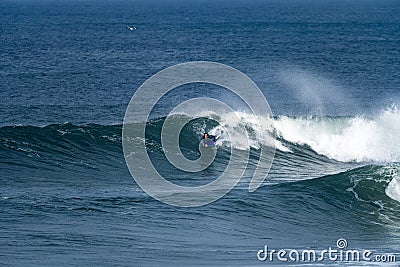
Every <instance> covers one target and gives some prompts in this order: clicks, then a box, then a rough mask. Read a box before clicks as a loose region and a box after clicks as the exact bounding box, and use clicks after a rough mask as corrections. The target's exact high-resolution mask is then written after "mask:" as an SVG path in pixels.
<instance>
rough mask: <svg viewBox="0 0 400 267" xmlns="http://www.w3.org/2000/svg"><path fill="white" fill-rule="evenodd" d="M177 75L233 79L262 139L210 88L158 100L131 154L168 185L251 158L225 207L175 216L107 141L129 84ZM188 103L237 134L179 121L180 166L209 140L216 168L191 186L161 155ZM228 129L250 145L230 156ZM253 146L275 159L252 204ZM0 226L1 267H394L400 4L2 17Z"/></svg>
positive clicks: (117, 140) (115, 137)
mask: <svg viewBox="0 0 400 267" xmlns="http://www.w3.org/2000/svg"><path fill="white" fill-rule="evenodd" d="M128 26H130V27H131V26H135V27H136V30H130V29H128V28H127V27H128ZM189 61H212V62H218V63H223V64H226V65H229V66H231V67H233V68H236V69H238V70H239V71H241V72H243V73H244V74H246V75H247V76H248V77H249V78H250V79H252V80H253V81H254V82H255V84H257V85H258V87H259V88H260V90H261V91H262V93H263V94H264V96H265V98H266V99H267V100H268V103H269V105H270V108H271V111H272V113H273V116H268V114H265V118H263V120H262V121H266V120H268V121H269V122H272V124H271V125H270V124H268V125H262V126H264V127H259V125H256V124H255V123H254V120H252V118H251V116H249V114H248V113H247V111H246V108H243V109H242V105H243V103H242V102H240V101H239V100H238V99H237V96H235V95H233V94H232V93H230V92H228V91H227V90H226V89H224V88H221V87H218V86H214V85H210V84H188V85H185V86H182V87H179V88H176V89H174V90H172V91H171V92H169V93H168V94H167V95H165V96H164V97H162V98H161V99H160V101H159V103H157V105H156V106H155V107H154V109H153V110H152V113H151V116H149V118H148V120H146V121H143V123H146V125H147V126H146V145H147V151H148V153H149V155H150V158H151V161H152V162H153V164H154V165H155V166H156V168H157V170H158V171H159V172H160V173H163V175H165V176H167V177H168V179H169V180H170V181H172V182H173V183H176V184H180V185H185V186H198V185H204V184H207V183H209V182H212V181H213V180H215V179H217V178H218V177H219V175H220V174H221V173H222V172H223V171H224V170H225V167H226V164H227V162H228V161H229V159H230V155H231V153H232V151H236V152H237V153H238V154H239V155H244V153H245V151H249V152H250V156H249V164H248V169H247V170H246V171H245V173H244V177H243V178H242V179H241V180H240V182H239V183H238V185H237V186H236V187H234V188H233V189H232V191H230V192H229V193H228V194H227V195H225V196H224V197H222V198H221V199H219V200H217V201H215V202H213V203H211V204H208V205H204V206H200V207H193V208H184V207H176V206H171V205H168V204H165V203H162V202H160V201H158V200H156V199H154V198H152V197H151V196H149V195H148V194H146V193H145V192H144V191H143V190H142V189H141V188H140V187H139V186H138V185H137V183H136V182H135V180H134V179H133V178H132V176H131V174H130V172H129V170H128V167H127V165H126V161H125V158H124V153H123V148H122V128H123V125H122V124H123V120H124V116H125V111H126V109H127V107H128V103H129V101H130V100H131V97H132V96H133V94H134V93H135V91H136V90H137V89H138V88H139V86H140V85H141V84H143V83H144V82H145V81H146V80H147V79H149V78H150V77H151V76H152V75H154V74H156V73H157V72H159V71H161V70H163V69H165V68H167V67H170V66H173V65H175V64H178V63H184V62H189ZM148 93H149V95H151V93H152V92H151V91H150V92H148ZM201 96H207V97H213V98H216V99H218V100H220V101H223V102H226V103H229V104H231V105H232V106H234V107H235V110H236V111H237V112H236V113H235V114H236V115H238V116H239V118H240V119H239V120H238V119H235V117H234V116H233V115H234V114H233V113H226V114H214V113H212V112H211V110H207V107H201V108H200V107H197V106H194V107H193V109H192V111H191V112H189V113H188V114H185V116H189V117H191V116H193V118H195V117H196V116H197V115H198V114H205V115H204V118H203V119H199V118H197V119H193V120H191V121H190V123H189V124H187V125H186V126H185V127H184V128H183V129H182V131H181V133H180V136H179V140H180V144H181V147H180V149H181V152H182V154H183V155H185V156H186V157H187V158H190V159H195V158H197V157H199V154H200V152H199V150H198V144H199V141H200V140H201V135H202V133H203V132H206V131H207V132H210V133H212V134H215V135H217V136H218V137H219V139H218V141H217V144H218V152H217V156H216V158H215V160H214V162H213V163H212V165H211V166H209V167H208V168H207V169H206V170H204V171H200V172H198V173H190V172H183V171H179V170H176V168H175V167H174V166H173V165H171V164H170V163H169V162H168V160H167V158H166V157H165V155H164V150H163V148H162V144H161V143H162V142H161V139H160V133H161V129H162V127H163V122H164V121H165V120H166V116H167V115H168V114H169V112H170V111H171V110H172V109H173V107H175V106H176V105H178V104H179V103H181V102H183V101H186V100H188V99H191V98H195V97H201ZM145 100H146V99H144V100H143V101H145ZM137 111H138V112H139V113H140V112H141V110H140V107H138V109H137ZM178 119H179V118H178ZM239 126H244V127H245V129H246V130H248V131H249V132H250V133H251V134H250V135H249V139H250V142H249V143H247V142H246V143H243V144H239V145H238V146H233V145H232V143H230V142H229V140H228V139H227V136H226V135H225V133H224V130H227V129H228V130H231V131H235V129H237V128H238V127H239ZM260 133H262V134H263V136H268V137H269V138H272V139H273V140H274V144H275V147H276V154H275V158H274V161H273V163H272V167H271V170H270V172H269V175H268V177H267V178H266V179H265V181H264V182H263V184H262V186H261V187H260V188H258V189H257V190H256V191H254V192H249V190H248V185H249V181H250V180H251V178H252V171H254V169H255V166H256V165H257V161H258V160H259V158H258V157H259V155H260V147H262V145H261V146H260V144H262V143H263V142H264V141H265V140H261V139H260V138H259V136H260V135H259V134H260ZM138 162H139V163H138V164H139V165H140V161H138ZM234 167H235V166H234ZM233 178H235V177H233ZM0 213H1V215H0V266H259V265H261V266H262V265H271V264H276V265H284V264H289V265H303V264H307V263H308V262H299V261H294V262H293V261H292V263H287V262H282V261H279V260H277V259H276V258H275V259H274V260H273V261H268V260H267V261H264V262H263V261H260V260H259V259H258V258H257V253H258V251H259V250H262V249H264V247H265V246H268V248H269V249H275V250H279V249H297V250H304V249H313V250H315V251H322V250H325V249H328V248H329V247H332V248H336V249H337V248H338V247H337V243H336V242H337V240H338V239H341V238H344V239H346V241H347V243H348V248H349V249H357V250H360V251H361V250H371V251H372V253H373V255H394V256H395V257H396V258H395V259H396V261H397V263H393V262H392V263H391V264H389V265H390V266H398V265H397V264H399V263H398V262H400V2H399V1H395V0H393V1H391V0H382V1H379V0H358V1H345V0H338V1H333V0H332V1H317V0H284V1H279V0H265V1H262V0H249V1H245V0H233V1H228V0H216V1H211V0H204V1H203V0H198V1H196V0H191V1H183V0H150V1H134V0H132V1H128V0H126V1H125V0H124V1H120V0H117V1H102V0H82V1H78V0H72V1H68V0H43V1H41V0H18V1H11V0H0ZM371 258H372V257H371ZM373 259H375V258H373ZM318 264H320V265H348V266H360V265H363V266H369V265H373V266H379V265H381V264H383V263H382V262H369V261H361V262H350V263H345V262H343V261H341V262H338V261H332V260H328V259H326V260H324V261H320V262H318ZM374 264H375V265H374Z"/></svg>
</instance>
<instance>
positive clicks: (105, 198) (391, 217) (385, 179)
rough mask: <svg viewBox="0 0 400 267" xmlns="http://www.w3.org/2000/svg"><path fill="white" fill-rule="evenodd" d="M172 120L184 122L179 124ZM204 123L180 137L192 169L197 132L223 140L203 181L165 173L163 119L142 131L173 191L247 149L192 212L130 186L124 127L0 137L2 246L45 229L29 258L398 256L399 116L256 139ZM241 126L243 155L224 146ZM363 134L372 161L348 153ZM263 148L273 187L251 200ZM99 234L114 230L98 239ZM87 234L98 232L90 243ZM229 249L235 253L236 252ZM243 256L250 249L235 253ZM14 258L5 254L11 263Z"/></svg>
mask: <svg viewBox="0 0 400 267" xmlns="http://www.w3.org/2000/svg"><path fill="white" fill-rule="evenodd" d="M179 116H183V115H177V119H179ZM185 116H186V115H185ZM212 116H218V119H219V121H220V123H217V122H216V121H213V120H210V119H194V120H192V121H190V123H188V124H187V125H186V126H185V127H184V128H183V129H182V132H181V134H180V145H181V151H182V153H183V154H184V155H185V156H186V157H188V158H190V159H196V158H197V157H199V151H198V143H199V141H200V138H201V134H202V133H203V132H205V131H208V132H210V133H214V134H216V135H218V136H219V139H218V146H219V148H218V152H217V156H216V158H215V161H214V163H213V164H212V165H211V166H210V167H208V168H207V169H206V170H205V171H202V172H200V173H186V172H182V171H178V170H177V169H175V168H174V167H173V166H172V165H171V164H169V163H168V162H167V160H166V158H165V156H164V154H163V150H162V146H161V140H160V133H161V128H162V125H163V122H164V121H165V118H159V119H155V120H152V121H150V122H148V123H147V130H146V142H147V149H148V153H149V156H150V158H151V160H152V162H153V163H154V165H155V167H156V168H157V169H158V170H159V171H160V172H161V173H162V174H163V175H164V176H165V177H166V178H167V179H169V180H170V181H172V182H174V183H176V184H179V185H186V186H198V185H202V184H206V183H208V182H211V181H213V180H215V179H216V177H218V176H219V175H220V174H221V173H222V172H223V171H224V169H225V166H226V164H227V162H228V161H229V157H230V153H231V152H230V151H231V149H237V150H238V151H239V153H240V152H241V150H246V149H250V160H249V164H248V170H246V172H245V174H244V177H243V178H242V180H241V181H240V182H239V183H238V185H237V186H236V187H235V188H234V189H233V190H232V191H231V192H230V193H229V194H227V195H226V196H224V197H223V198H222V199H220V200H218V201H216V202H213V203H211V204H209V205H206V206H204V207H200V208H195V209H190V210H188V209H180V208H175V207H170V206H167V205H164V204H162V203H160V202H158V201H156V200H154V199H152V198H151V197H150V196H148V195H146V194H145V193H144V192H143V191H142V190H141V189H140V188H139V187H138V186H137V185H136V184H135V183H134V182H133V180H132V178H131V176H130V174H129V172H128V170H127V167H126V165H125V160H124V158H123V153H122V145H121V142H122V140H121V132H122V125H108V126H107V125H95V124H90V125H72V124H53V125H48V126H44V127H36V126H6V127H1V128H0V159H1V161H0V166H1V168H0V183H1V184H2V187H1V188H0V208H1V210H2V214H3V216H4V217H3V218H5V219H4V220H5V221H4V225H7V227H8V229H9V230H8V234H7V235H10V236H11V237H10V240H17V241H16V242H19V241H18V240H19V239H18V238H19V234H18V233H19V232H20V229H21V227H22V228H23V227H29V229H36V228H37V225H42V224H43V221H44V220H45V221H46V222H47V224H48V225H50V226H48V228H47V230H46V231H48V232H49V233H51V234H46V233H47V232H46V231H42V230H37V231H36V230H35V231H33V232H32V234H31V235H29V236H27V237H26V238H24V239H23V242H32V244H38V245H37V246H36V245H32V246H33V247H35V248H37V249H39V250H43V251H44V252H43V253H46V251H48V250H50V251H53V250H54V249H57V248H58V247H59V246H60V245H61V246H62V247H63V248H64V247H65V244H66V243H68V242H73V243H74V245H76V246H80V244H82V248H84V247H86V246H90V247H94V248H96V250H98V251H99V250H100V251H102V250H103V249H104V251H108V249H109V247H110V246H111V247H123V246H126V242H129V243H132V244H135V246H134V248H133V249H132V251H133V253H136V254H139V253H143V249H139V248H146V250H147V249H150V248H151V249H156V250H160V251H161V250H165V245H164V241H165V240H167V241H165V242H170V243H171V244H174V245H171V246H172V247H169V248H168V253H169V254H171V253H172V254H174V253H180V252H179V251H181V250H182V249H187V248H186V245H185V246H184V247H181V246H180V245H176V244H180V242H182V240H190V244H191V246H193V250H190V249H189V250H187V251H186V253H188V255H190V257H195V256H196V255H197V253H198V251H199V249H200V250H201V251H202V253H204V254H205V255H210V257H211V256H212V255H214V256H213V257H216V256H215V251H226V250H227V248H228V249H232V250H235V251H236V252H235V253H236V254H235V256H234V257H237V258H238V259H243V258H250V257H254V255H253V253H252V251H253V250H254V247H256V245H255V244H256V243H257V244H262V245H264V244H265V242H267V241H268V245H270V246H275V247H281V246H284V245H287V244H290V246H291V247H299V248H304V246H307V245H310V244H327V246H329V245H332V244H333V243H332V242H335V240H337V239H338V238H340V237H343V236H344V237H345V238H347V239H348V240H350V241H351V242H352V246H355V247H356V246H364V245H365V244H370V242H371V241H370V240H384V242H383V241H382V242H383V243H382V244H381V243H379V242H378V243H376V242H375V243H372V245H371V246H373V248H374V249H380V250H383V251H385V250H388V248H389V251H391V249H392V248H393V247H396V246H397V245H398V237H399V236H400V216H399V214H400V198H399V195H400V194H399V192H400V183H399V180H400V178H399V171H400V165H399V163H398V154H397V153H398V147H396V144H397V143H396V142H398V140H396V139H395V138H394V136H393V135H391V134H393V133H394V132H395V131H396V130H398V128H396V127H398V126H397V125H398V124H397V125H396V124H395V122H396V121H397V119H398V111H397V110H396V109H394V110H388V111H384V112H383V113H382V114H381V115H380V116H378V117H376V118H363V117H352V118H350V117H346V118H343V117H336V118H335V117H326V118H315V117H311V118H292V117H283V116H282V117H277V118H274V119H273V120H274V121H273V123H271V119H270V118H265V119H264V120H265V121H263V124H262V126H260V127H256V125H257V124H256V123H255V121H254V118H252V117H251V116H248V115H246V114H244V113H242V114H241V115H240V116H241V120H240V121H237V120H233V119H232V114H226V115H221V114H220V115H215V114H214V115H212ZM212 116H211V117H212ZM214 118H216V117H214ZM238 123H243V124H244V125H245V127H246V128H247V130H248V131H249V139H250V147H245V146H243V144H245V142H244V143H243V144H240V143H239V145H238V147H233V148H232V147H231V146H230V142H229V136H227V128H229V127H232V129H235V127H236V125H237V124H238ZM306 126H307V127H306ZM232 129H229V130H232ZM367 130H369V131H370V132H369V133H368V135H369V136H370V137H371V138H372V136H374V135H376V136H375V139H374V140H378V141H379V142H380V143H379V145H377V144H375V145H374V148H375V149H368V145H369V144H371V142H370V141H369V140H364V139H362V140H364V141H363V142H361V141H362V140H361V141H360V142H359V143H358V146H355V145H354V146H351V145H348V147H346V144H350V143H351V140H356V141H357V133H360V134H361V133H363V132H364V131H367ZM260 131H262V133H261V132H260ZM385 131H387V132H386V133H385ZM390 131H394V132H390ZM240 134H242V133H240ZM240 134H239V135H240ZM384 136H387V137H388V138H386V139H383V137H384ZM271 142H274V143H275V144H276V148H277V150H276V155H275V159H274V162H273V165H272V167H271V170H270V173H269V176H268V178H267V179H266V180H265V181H264V184H263V186H262V187H260V188H259V189H257V190H256V191H255V192H253V193H249V192H248V185H249V182H250V180H251V177H252V171H254V169H255V167H256V165H257V162H258V156H259V148H260V147H261V146H263V145H270V144H271ZM332 142H336V143H334V144H332ZM371 145H373V144H371ZM378 148H379V149H378ZM243 152H245V151H243ZM154 214H157V216H154ZM20 218H23V220H20ZM82 222H84V223H82ZM121 222H122V223H121ZM69 223H71V225H72V226H69V228H67V229H68V232H65V233H64V232H63V230H62V229H61V228H59V227H58V226H57V227H58V228H55V229H52V228H51V227H52V224H54V225H64V224H69ZM104 223H106V224H107V225H111V226H112V227H105V228H104ZM88 224H89V225H92V226H93V227H91V228H93V229H95V228H96V229H103V228H104V229H105V230H104V231H103V232H102V233H101V234H99V233H98V231H97V230H96V231H94V232H92V230H91V229H88V227H87V225H88ZM194 225H195V227H194ZM35 227H36V228H35ZM160 229H162V230H160ZM74 231H75V232H74ZM232 231H233V232H234V233H235V234H234V235H232ZM199 233H200V234H199ZM300 233H301V237H299V234H300ZM338 234H340V236H336V235H338ZM332 236H333V237H332ZM149 237H151V238H149ZM266 238H268V239H266ZM160 240H161V241H163V242H159V241H160ZM210 240H213V241H212V245H210ZM246 240H248V241H246ZM266 240H267V241H266ZM20 241H21V240H20ZM313 242H314V243H313ZM105 243H106V244H107V246H106V247H104V245H102V244H105ZM183 243H184V244H186V243H185V242H183ZM232 244H240V249H239V250H238V249H237V247H235V246H234V245H232ZM243 246H248V247H249V248H250V249H246V250H243ZM319 246H320V245H319ZM11 248H12V247H10V246H9V247H6V248H5V249H6V250H7V249H8V250H10V253H11ZM369 248H370V247H368V249H369ZM174 255H175V254H174ZM149 257H151V255H147V254H141V256H140V260H138V262H139V263H146V262H147V261H148V260H151V258H149ZM171 257H172V256H171ZM169 260H170V261H173V257H172V258H169ZM204 263H205V265H207V264H211V262H207V261H206V260H204Z"/></svg>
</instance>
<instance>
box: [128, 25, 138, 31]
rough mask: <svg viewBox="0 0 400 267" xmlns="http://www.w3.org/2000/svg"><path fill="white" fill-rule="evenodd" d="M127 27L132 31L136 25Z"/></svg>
mask: <svg viewBox="0 0 400 267" xmlns="http://www.w3.org/2000/svg"><path fill="white" fill-rule="evenodd" d="M127 28H128V29H129V30H131V31H133V30H136V27H135V26H132V27H130V26H128V27H127Z"/></svg>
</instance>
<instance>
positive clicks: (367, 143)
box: [200, 106, 400, 163]
mask: <svg viewBox="0 0 400 267" xmlns="http://www.w3.org/2000/svg"><path fill="white" fill-rule="evenodd" d="M201 115H202V116H205V117H213V118H215V120H216V121H218V122H219V124H220V125H219V126H217V127H215V128H214V129H211V130H210V131H209V132H210V133H211V134H214V135H217V136H218V137H219V138H218V143H219V144H220V145H223V144H228V145H230V138H234V139H235V144H236V147H235V148H237V149H248V148H249V146H250V147H252V148H256V149H258V148H260V145H261V144H263V145H267V146H275V147H276V149H278V150H281V151H283V152H291V150H290V148H288V147H286V146H285V145H284V143H282V142H281V141H280V140H276V139H274V138H273V136H276V135H278V136H279V138H280V139H284V140H286V141H288V142H290V143H293V144H298V145H307V146H309V147H310V148H311V149H313V150H314V151H315V152H316V153H318V154H320V155H324V156H326V157H328V158H331V159H334V160H337V161H342V162H380V163H383V162H385V163H386V162H400V110H399V109H398V108H397V107H395V106H393V107H391V108H388V109H385V110H383V111H382V112H380V114H377V115H376V116H375V117H365V116H355V117H318V118H317V117H296V118H294V117H287V116H280V117H278V118H277V119H274V120H273V119H271V117H268V116H265V117H258V118H255V116H254V115H252V114H248V113H245V112H240V111H238V112H234V113H226V114H218V115H217V114H215V113H212V112H204V111H202V114H201ZM239 124H241V125H243V126H244V127H245V128H246V129H247V130H248V131H247V133H246V132H240V131H239V130H238V129H239V128H240V127H238V126H239ZM204 130H205V129H201V131H200V132H203V131H204ZM228 132H229V136H228V134H227V133H228ZM247 135H248V140H246V138H243V137H244V136H247ZM229 137H230V138H229ZM240 140H242V141H240ZM247 142H248V143H247Z"/></svg>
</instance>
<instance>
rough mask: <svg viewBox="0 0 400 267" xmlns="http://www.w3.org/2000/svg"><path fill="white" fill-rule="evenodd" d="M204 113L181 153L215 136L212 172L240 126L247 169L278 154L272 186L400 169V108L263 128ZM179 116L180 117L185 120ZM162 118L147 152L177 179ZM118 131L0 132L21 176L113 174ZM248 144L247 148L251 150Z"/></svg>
mask: <svg viewBox="0 0 400 267" xmlns="http://www.w3.org/2000/svg"><path fill="white" fill-rule="evenodd" d="M202 115H203V116H204V115H207V116H208V117H210V118H211V119H194V120H192V121H190V123H188V124H187V125H186V126H185V127H184V128H183V130H182V132H181V134H180V145H181V151H182V153H183V154H184V155H185V156H186V157H188V158H190V159H196V158H197V157H198V156H199V151H198V142H199V141H200V138H201V135H202V133H203V132H206V131H208V132H210V133H211V134H214V135H217V136H218V142H217V143H218V145H219V147H220V148H219V151H218V154H217V157H216V160H215V161H216V162H215V166H217V167H216V168H215V169H216V170H217V172H218V173H221V172H222V171H223V170H224V168H225V166H224V164H226V163H227V162H228V161H229V156H230V138H237V140H240V139H241V138H242V139H243V138H245V136H246V135H247V133H240V132H235V129H237V126H238V124H242V125H244V127H245V128H246V129H247V132H248V139H249V142H248V143H247V141H246V142H244V141H243V144H242V143H240V142H236V147H234V148H233V149H238V150H246V149H250V151H251V153H250V162H249V166H250V169H251V168H252V167H253V168H254V167H255V166H256V165H257V160H258V158H257V156H258V151H259V148H260V147H261V146H263V145H271V144H272V143H273V144H274V145H275V146H276V149H277V150H276V151H277V152H276V157H275V161H274V164H273V167H272V169H271V172H270V175H269V179H267V183H271V182H272V183H279V182H282V181H299V180H305V179H310V178H318V177H322V176H324V175H331V174H335V173H340V172H341V171H346V170H349V169H354V168H357V167H360V166H365V165H371V164H372V165H377V166H382V168H386V166H389V165H390V166H392V168H394V169H396V167H393V166H396V164H397V162H400V139H399V138H398V137H399V136H400V111H399V110H398V109H397V108H396V107H393V108H391V109H387V110H384V111H383V112H381V114H379V115H378V116H376V117H375V118H366V117H362V116H357V117H297V118H295V117H288V116H280V117H276V118H273V119H271V118H261V119H260V123H259V124H257V121H256V120H255V118H254V117H253V116H252V115H248V114H246V113H241V112H238V113H237V114H218V115H216V114H202ZM236 115H238V116H239V117H240V120H237V119H236V118H237V117H236ZM174 116H176V119H179V118H180V116H187V115H182V114H177V115H174ZM213 119H214V120H213ZM164 120H165V118H160V119H154V120H152V121H150V122H149V123H147V130H146V138H147V145H148V146H147V147H148V151H149V152H150V153H153V152H154V153H153V155H152V156H151V157H153V160H155V161H159V162H160V164H157V165H159V166H160V167H159V169H161V171H163V172H164V173H166V174H167V175H170V176H171V177H174V176H176V175H177V174H178V176H179V175H180V173H179V172H177V170H176V169H174V168H172V167H171V166H170V164H168V162H166V159H165V157H164V156H163V150H162V145H161V140H160V133H161V128H162V126H163V122H164ZM216 121H219V123H217V122H216ZM121 128H122V126H121V125H110V126H104V125H95V124H90V125H81V126H77V125H72V124H68V123H66V124H53V125H48V126H45V127H36V126H6V127H1V128H0V148H1V149H0V153H1V154H0V156H1V157H2V158H3V161H2V165H3V167H4V168H3V170H5V169H7V170H9V171H10V172H19V171H21V170H22V169H23V170H29V169H35V170H40V169H41V168H43V169H46V170H52V171H56V172H58V171H61V172H65V171H71V172H74V171H77V170H79V171H82V172H84V173H90V170H91V169H99V168H103V169H107V170H108V171H110V172H111V171H113V169H118V168H121V164H124V160H123V157H122V149H121ZM228 132H229V133H230V136H229V135H228V134H227V133H228ZM232 133H233V134H232ZM235 134H236V135H237V136H234V135H235ZM247 144H248V145H249V146H250V147H246V145H247ZM172 179H174V178H172ZM210 179H213V177H211V178H210ZM178 180H179V179H178ZM207 181H208V180H207ZM398 181H399V180H398V175H397V173H393V177H392V179H391V180H390V181H388V185H387V188H386V190H385V192H386V194H387V195H388V196H390V197H391V198H392V199H394V200H399V195H400V194H399V192H400V184H399V182H398ZM389 182H390V183H389Z"/></svg>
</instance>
